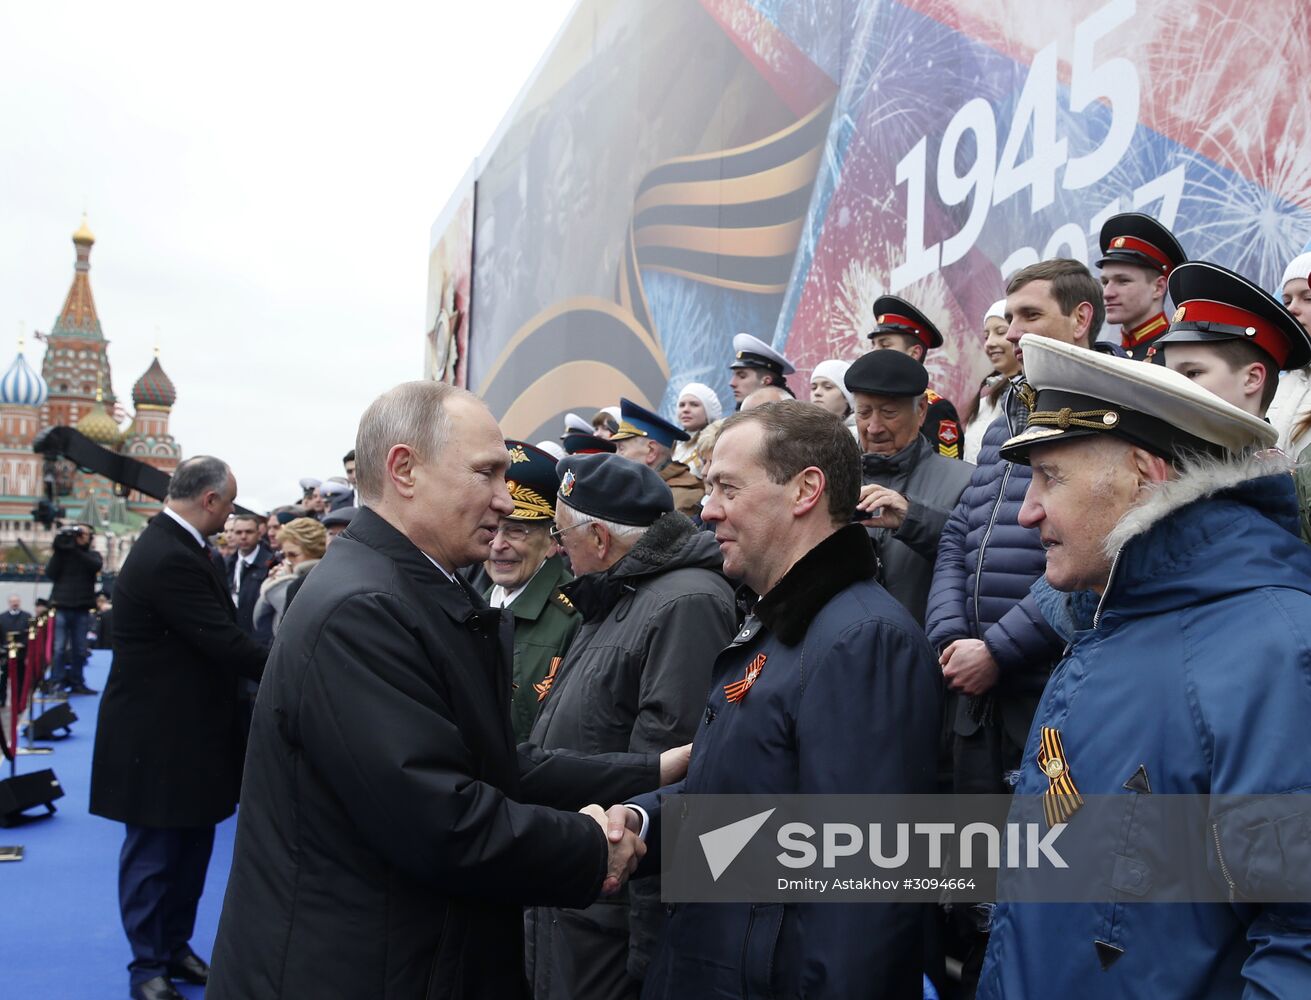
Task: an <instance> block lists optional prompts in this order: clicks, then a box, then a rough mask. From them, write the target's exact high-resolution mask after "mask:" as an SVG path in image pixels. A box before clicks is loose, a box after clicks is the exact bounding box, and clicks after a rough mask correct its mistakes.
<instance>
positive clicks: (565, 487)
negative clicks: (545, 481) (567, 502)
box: [560, 469, 577, 497]
mask: <svg viewBox="0 0 1311 1000" xmlns="http://www.w3.org/2000/svg"><path fill="white" fill-rule="evenodd" d="M576 479H577V477H576V476H575V475H574V470H573V469H569V470H568V471H567V472H566V473H565V474H564V478H563V479H561V480H560V496H562V497H567V496H569V494H571V493H572V492H573V491H574V482H575V480H576Z"/></svg>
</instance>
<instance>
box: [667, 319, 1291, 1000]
mask: <svg viewBox="0 0 1311 1000" xmlns="http://www.w3.org/2000/svg"><path fill="white" fill-rule="evenodd" d="M1021 347H1022V348H1023V350H1024V364H1025V371H1026V374H1027V376H1028V380H1029V384H1030V386H1032V387H1033V388H1034V389H1036V390H1037V398H1036V402H1035V405H1034V410H1033V412H1032V414H1031V415H1030V417H1029V425H1028V428H1027V429H1026V430H1025V431H1024V432H1023V433H1021V434H1019V435H1018V436H1016V437H1013V438H1011V439H1010V440H1009V441H1007V442H1006V443H1005V444H1004V445H1003V446H1002V453H1003V455H1005V456H1006V457H1007V458H1008V459H1009V460H1011V461H1015V462H1024V463H1027V464H1029V465H1030V466H1032V469H1033V478H1032V481H1031V482H1030V485H1029V490H1028V495H1027V496H1026V498H1025V501H1024V506H1023V508H1022V510H1021V512H1020V521H1021V523H1023V524H1025V525H1027V526H1030V527H1033V528H1036V529H1037V530H1038V532H1039V533H1040V535H1041V538H1042V543H1043V547H1044V548H1045V549H1046V559H1047V568H1046V580H1047V582H1048V583H1049V584H1050V585H1051V587H1052V588H1055V591H1056V592H1068V593H1070V594H1074V593H1075V592H1080V591H1083V592H1087V591H1091V592H1093V593H1094V594H1095V595H1097V596H1096V604H1095V607H1093V606H1092V602H1091V601H1083V600H1070V601H1069V602H1068V603H1067V602H1066V601H1064V600H1063V601H1061V602H1060V603H1059V604H1058V605H1057V606H1054V607H1050V608H1047V609H1045V610H1047V611H1048V614H1049V615H1050V616H1051V617H1052V618H1053V619H1055V618H1057V617H1059V616H1061V615H1065V616H1067V617H1068V618H1070V619H1071V628H1070V631H1071V634H1072V636H1073V641H1072V644H1071V645H1070V647H1069V651H1068V653H1067V655H1066V656H1065V657H1064V659H1063V660H1062V661H1061V662H1060V664H1059V665H1058V666H1057V668H1056V670H1055V671H1054V672H1053V674H1052V677H1051V680H1050V681H1049V683H1048V685H1047V688H1046V690H1045V691H1044V693H1043V696H1042V700H1041V701H1040V703H1039V705H1038V709H1037V713H1036V714H1035V716H1034V720H1033V726H1032V729H1031V731H1030V733H1029V739H1028V742H1027V745H1026V747H1025V750H1024V754H1023V757H1022V762H1021V766H1020V771H1019V776H1018V784H1017V786H1016V788H1015V792H1016V794H1017V795H1030V796H1044V795H1046V796H1049V802H1050V803H1051V804H1052V805H1053V806H1059V807H1063V808H1060V809H1059V812H1058V813H1057V815H1058V816H1059V817H1060V818H1062V819H1063V820H1065V821H1066V822H1069V823H1070V824H1072V825H1073V824H1078V823H1079V821H1080V817H1079V812H1078V810H1079V808H1081V805H1082V800H1081V797H1082V796H1088V795H1097V796H1103V795H1108V796H1111V795H1113V796H1121V797H1123V798H1124V800H1125V808H1126V816H1131V815H1132V812H1130V811H1128V810H1132V807H1133V801H1134V799H1136V798H1137V797H1140V796H1148V795H1156V796H1160V795H1174V794H1188V795H1211V796H1216V795H1226V796H1238V795H1242V796H1275V797H1279V796H1281V795H1282V794H1283V793H1289V792H1298V793H1305V791H1306V789H1307V788H1308V787H1311V756H1308V755H1307V753H1306V751H1305V740H1304V737H1303V733H1304V731H1305V728H1306V720H1307V718H1308V717H1311V683H1308V680H1309V677H1308V672H1309V670H1311V549H1308V548H1307V546H1305V545H1304V544H1303V543H1302V542H1301V541H1300V539H1299V538H1298V534H1297V506H1296V502H1295V500H1294V496H1293V484H1292V480H1291V479H1290V477H1289V476H1288V474H1287V463H1286V461H1285V460H1284V459H1283V458H1282V456H1278V455H1277V454H1274V453H1269V452H1267V453H1260V451H1259V450H1260V449H1263V448H1268V447H1269V446H1270V445H1272V444H1274V441H1275V436H1276V433H1275V430H1274V428H1272V427H1271V426H1270V425H1269V424H1267V423H1265V422H1264V421H1262V420H1260V419H1258V418H1257V417H1254V416H1252V415H1251V414H1248V413H1244V412H1243V411H1241V410H1239V409H1238V408H1237V407H1235V406H1232V405H1230V404H1228V403H1226V402H1224V401H1223V400H1221V399H1219V398H1218V397H1216V396H1214V395H1212V394H1211V393H1209V392H1207V391H1206V390H1204V389H1202V388H1200V387H1199V386H1197V385H1195V384H1194V383H1192V382H1190V381H1189V380H1188V379H1186V378H1184V377H1183V376H1182V375H1179V374H1178V373H1176V372H1172V371H1169V370H1168V369H1166V368H1165V367H1163V366H1158V365H1145V364H1141V363H1140V362H1137V361H1130V360H1128V359H1122V358H1111V357H1105V356H1103V355H1100V354H1097V353H1094V352H1092V351H1084V350H1080V349H1079V348H1077V347H1071V346H1069V345H1066V344H1061V343H1056V342H1053V341H1049V340H1040V339H1038V338H1036V337H1025V338H1024V339H1023V340H1022V341H1021ZM1047 593H1048V597H1049V598H1055V597H1063V595H1060V594H1057V593H1055V592H1053V591H1050V590H1049V591H1048V592H1047ZM698 746H699V744H698ZM693 765H694V769H695V761H694V762H693ZM1058 794H1059V795H1061V797H1059V798H1058V797H1057V796H1058ZM1274 801H1275V800H1270V799H1267V800H1266V801H1265V803H1263V804H1262V805H1261V808H1262V809H1264V808H1266V807H1269V806H1270V805H1271V804H1272V802H1274ZM1282 801H1283V802H1285V803H1288V804H1289V806H1290V807H1291V808H1293V810H1294V811H1296V806H1294V805H1293V800H1289V799H1284V800H1282ZM1211 808H1212V810H1213V812H1212V814H1211V819H1212V821H1213V826H1212V828H1211V831H1210V833H1211V834H1212V835H1213V836H1212V837H1208V838H1207V839H1208V843H1207V846H1206V848H1205V849H1204V850H1203V851H1201V852H1200V853H1204V854H1206V855H1210V857H1209V858H1208V857H1205V856H1203V857H1199V858H1198V863H1199V865H1201V864H1206V865H1208V867H1209V868H1210V870H1211V871H1212V872H1213V874H1214V877H1215V879H1216V888H1217V890H1218V891H1219V893H1220V894H1221V895H1226V894H1227V895H1228V898H1229V899H1231V900H1234V902H1233V903H1228V904H1220V903H1208V904H1185V903H1176V904H1171V905H1160V904H1145V903H1134V902H1125V901H1124V900H1126V899H1129V898H1132V896H1131V895H1130V893H1132V892H1133V886H1132V885H1131V882H1132V878H1131V873H1132V871H1134V870H1136V871H1137V872H1138V875H1139V879H1138V881H1139V883H1141V881H1142V877H1143V869H1144V868H1146V877H1147V878H1148V879H1150V878H1151V868H1150V867H1148V866H1149V865H1150V863H1151V862H1150V858H1151V855H1152V853H1153V851H1154V850H1157V849H1159V845H1156V844H1154V843H1153V842H1152V841H1151V840H1150V839H1149V838H1148V836H1147V834H1146V833H1144V832H1142V831H1140V830H1139V829H1138V828H1137V827H1135V826H1134V824H1133V823H1130V822H1128V821H1126V823H1125V825H1124V827H1123V831H1122V833H1121V834H1118V835H1117V839H1119V840H1120V842H1117V843H1115V844H1113V845H1111V846H1110V848H1109V851H1108V859H1107V864H1106V869H1105V870H1104V871H1100V872H1096V873H1093V874H1092V875H1091V876H1090V877H1093V878H1097V879H1104V880H1105V882H1106V885H1107V886H1108V890H1107V891H1108V897H1107V899H1108V901H1107V902H1103V903H1079V904H1051V903H1044V904H1041V905H1035V904H1023V903H1017V904H1001V905H999V906H998V909H997V911H996V914H995V917H994V920H993V924H992V935H991V939H990V941H989V944H988V951H987V957H986V959H985V963H984V968H983V972H982V976H981V979H980V982H979V990H978V994H977V995H978V996H979V997H980V998H984V1000H1000V998H1003V997H1006V998H1010V997H1031V996H1057V997H1063V998H1068V1000H1077V998H1081V997H1089V998H1092V997H1111V996H1114V997H1128V996H1152V997H1164V996H1169V997H1188V998H1190V1000H1197V998H1209V997H1216V998H1219V997H1236V996H1239V995H1242V996H1246V997H1305V996H1311V905H1307V904H1298V905H1269V904H1261V903H1259V902H1245V901H1244V900H1245V899H1253V900H1259V899H1261V898H1263V897H1262V896H1261V895H1259V894H1258V891H1259V890H1257V889H1256V888H1255V886H1257V885H1258V881H1257V880H1259V879H1260V878H1261V877H1262V871H1263V869H1265V870H1268V868H1269V866H1270V865H1275V866H1278V865H1279V864H1280V860H1279V859H1281V858H1283V857H1285V856H1286V855H1285V853H1284V852H1285V851H1286V850H1291V849H1293V848H1294V847H1295V846H1296V845H1295V842H1294V841H1289V842H1288V843H1280V841H1279V839H1278V836H1279V832H1278V831H1277V830H1276V828H1275V826H1274V825H1273V824H1266V825H1262V824H1261V823H1260V822H1258V821H1254V820H1253V815H1252V813H1251V812H1250V811H1249V810H1251V809H1253V808H1254V807H1253V806H1251V805H1245V806H1243V807H1241V808H1231V809H1229V810H1225V808H1224V807H1220V808H1217V806H1216V805H1215V803H1214V800H1213V803H1212V806H1211ZM1303 822H1304V821H1303ZM1284 832H1285V833H1286V830H1285V831H1284ZM1211 841H1213V842H1211ZM1181 849H1182V848H1172V851H1177V850H1181ZM1117 858H1118V859H1119V860H1118V863H1115V864H1112V862H1113V861H1114V860H1115V859H1117ZM1285 863H1287V864H1289V865H1292V864H1293V862H1292V861H1291V860H1290V861H1287V862H1285ZM1298 874H1300V873H1295V872H1293V871H1292V870H1291V869H1289V870H1286V871H1284V872H1283V873H1282V874H1281V878H1282V877H1284V876H1287V877H1288V878H1289V879H1290V880H1291V879H1292V878H1294V877H1296V875H1298ZM1265 898H1268V897H1265Z"/></svg>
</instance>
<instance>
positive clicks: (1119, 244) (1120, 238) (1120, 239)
mask: <svg viewBox="0 0 1311 1000" xmlns="http://www.w3.org/2000/svg"><path fill="white" fill-rule="evenodd" d="M1111 246H1113V247H1115V249H1117V250H1119V249H1120V247H1122V246H1124V237H1123V236H1117V237H1116V238H1115V239H1113V240H1111Z"/></svg>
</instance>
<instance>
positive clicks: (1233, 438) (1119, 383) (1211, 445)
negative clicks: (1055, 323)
mask: <svg viewBox="0 0 1311 1000" xmlns="http://www.w3.org/2000/svg"><path fill="white" fill-rule="evenodd" d="M1020 350H1021V351H1023V352H1024V375H1025V378H1026V380H1027V381H1028V383H1029V386H1030V388H1032V389H1034V390H1036V392H1037V395H1036V399H1035V402H1034V405H1033V410H1032V412H1031V413H1030V415H1029V426H1028V427H1027V428H1026V429H1025V430H1024V432H1023V433H1021V434H1018V435H1016V436H1015V437H1013V438H1011V439H1010V440H1009V441H1007V442H1006V443H1005V444H1004V445H1002V449H1001V451H1002V457H1004V458H1007V459H1010V460H1011V461H1014V462H1023V463H1027V462H1028V461H1029V455H1028V452H1029V449H1030V448H1032V447H1033V446H1034V445H1039V444H1053V443H1056V442H1059V441H1065V440H1073V439H1076V438H1081V437H1089V436H1091V435H1094V434H1111V435H1114V436H1115V437H1118V438H1121V439H1122V440H1126V441H1129V442H1130V443H1131V444H1135V445H1137V446H1139V447H1141V448H1146V449H1147V450H1148V451H1151V452H1153V453H1154V454H1157V455H1160V456H1162V457H1164V458H1167V459H1172V460H1173V459H1176V458H1178V457H1180V455H1181V454H1183V453H1185V452H1199V453H1202V454H1210V455H1224V454H1233V453H1241V452H1245V451H1247V450H1249V449H1255V448H1271V447H1273V446H1274V444H1275V441H1276V439H1277V438H1278V436H1279V435H1278V432H1277V431H1276V430H1275V429H1274V427H1272V426H1271V425H1270V424H1268V423H1266V422H1265V421H1264V420H1262V419H1260V418H1259V417H1254V416H1252V415H1251V414H1250V413H1247V412H1246V411H1244V410H1240V409H1239V408H1238V407H1236V406H1233V405H1232V404H1230V403H1226V402H1225V401H1224V400H1223V399H1221V398H1220V397H1219V396H1217V395H1215V394H1214V393H1212V392H1208V391H1207V390H1206V389H1203V388H1202V387H1201V386H1199V385H1198V384H1197V383H1196V382H1193V381H1192V380H1190V379H1188V378H1186V377H1185V376H1183V375H1180V374H1179V373H1178V372H1175V371H1171V370H1170V369H1169V368H1166V367H1165V366H1164V365H1147V364H1143V363H1142V362H1141V361H1134V360H1133V359H1131V358H1117V357H1113V356H1111V355H1108V354H1101V353H1099V352H1097V351H1092V350H1088V349H1087V348H1083V347H1074V346H1073V345H1071V344H1066V343H1063V342H1062V341H1058V340H1051V339H1048V338H1046V337H1038V336H1035V335H1034V334H1031V333H1028V334H1025V335H1024V336H1023V337H1021V338H1020Z"/></svg>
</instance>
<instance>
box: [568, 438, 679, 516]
mask: <svg viewBox="0 0 1311 1000" xmlns="http://www.w3.org/2000/svg"><path fill="white" fill-rule="evenodd" d="M555 471H556V472H558V473H559V474H560V494H559V497H558V501H557V502H558V503H562V504H564V505H565V506H566V507H572V508H573V509H574V510H576V511H578V512H579V513H580V514H587V515H589V516H591V517H597V518H600V519H601V520H602V521H613V522H614V523H615V524H632V525H637V526H639V527H643V528H644V527H646V526H647V525H649V524H652V523H654V521H655V520H656V518H658V517H659V516H660V515H661V514H667V513H669V512H670V511H671V510H673V509H674V494H673V493H671V492H670V491H669V487H668V486H666V485H665V481H664V480H663V479H661V478H660V474H659V473H658V472H656V471H655V470H654V469H652V468H651V467H650V466H647V465H642V464H641V463H640V462H634V461H632V460H631V459H627V458H620V457H619V456H618V455H566V456H565V457H564V458H562V459H560V462H559V464H558V465H556V467H555Z"/></svg>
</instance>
